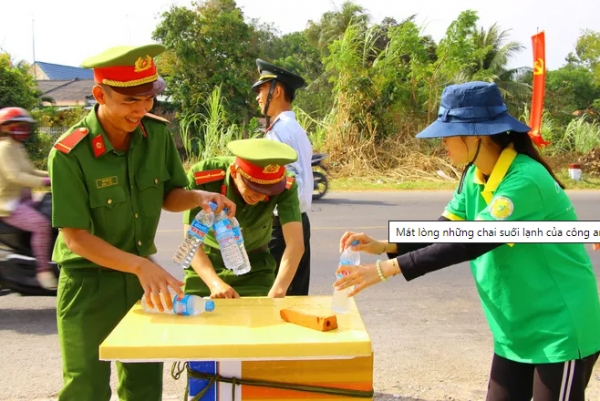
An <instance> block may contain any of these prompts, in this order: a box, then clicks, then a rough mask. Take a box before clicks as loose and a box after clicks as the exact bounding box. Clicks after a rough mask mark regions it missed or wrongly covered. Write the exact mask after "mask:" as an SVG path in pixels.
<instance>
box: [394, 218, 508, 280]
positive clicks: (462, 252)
mask: <svg viewBox="0 0 600 401" xmlns="http://www.w3.org/2000/svg"><path fill="white" fill-rule="evenodd" d="M438 220H447V221H449V220H448V219H447V218H445V217H443V216H441V217H440V218H439V219H438ZM500 245H504V244H486V243H483V244H472V243H467V244H454V243H453V244H440V243H433V244H397V246H398V253H396V254H388V257H389V258H392V257H395V258H396V259H397V260H398V265H399V266H400V270H401V271H402V275H403V276H404V278H405V279H406V281H410V280H414V279H415V278H417V277H420V276H423V275H425V274H427V273H431V272H434V271H436V270H440V269H443V268H444V267H448V266H452V265H455V264H457V263H461V262H466V261H469V260H473V259H476V258H478V257H479V256H481V255H483V254H485V253H487V252H489V251H491V250H492V249H495V248H497V247H499V246H500Z"/></svg>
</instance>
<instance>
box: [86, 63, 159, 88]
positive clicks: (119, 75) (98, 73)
mask: <svg viewBox="0 0 600 401" xmlns="http://www.w3.org/2000/svg"><path fill="white" fill-rule="evenodd" d="M157 78H158V76H157V73H156V65H155V64H154V61H153V60H152V58H151V57H150V58H146V59H139V60H138V61H137V62H136V63H135V65H125V66H116V67H103V68H94V80H95V81H96V82H98V83H100V84H106V85H109V86H119V87H130V86H138V85H143V84H147V83H149V82H152V81H155V80H156V79H157Z"/></svg>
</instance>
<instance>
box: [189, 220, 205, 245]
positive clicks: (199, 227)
mask: <svg viewBox="0 0 600 401" xmlns="http://www.w3.org/2000/svg"><path fill="white" fill-rule="evenodd" d="M208 230H210V227H208V226H206V225H204V224H202V223H200V222H199V221H198V220H194V221H192V224H190V229H189V232H190V233H191V234H192V235H193V236H194V237H196V238H198V239H199V240H204V237H206V234H208Z"/></svg>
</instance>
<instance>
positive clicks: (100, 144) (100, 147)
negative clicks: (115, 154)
mask: <svg viewBox="0 0 600 401" xmlns="http://www.w3.org/2000/svg"><path fill="white" fill-rule="evenodd" d="M92 147H93V149H94V156H96V157H100V156H102V155H103V154H104V152H106V147H105V146H104V139H103V138H102V135H98V136H96V137H95V138H94V139H92Z"/></svg>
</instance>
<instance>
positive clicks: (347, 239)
mask: <svg viewBox="0 0 600 401" xmlns="http://www.w3.org/2000/svg"><path fill="white" fill-rule="evenodd" d="M354 241H358V245H354V246H351V249H352V250H353V251H357V252H366V253H370V254H374V255H377V254H380V253H383V251H384V250H385V243H384V242H381V241H377V240H376V239H373V238H371V237H369V236H368V235H366V234H363V233H354V232H351V231H346V232H345V233H344V235H342V238H341V239H340V253H342V252H344V250H345V249H346V248H347V247H348V246H350V244H352V243H353V242H354Z"/></svg>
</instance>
